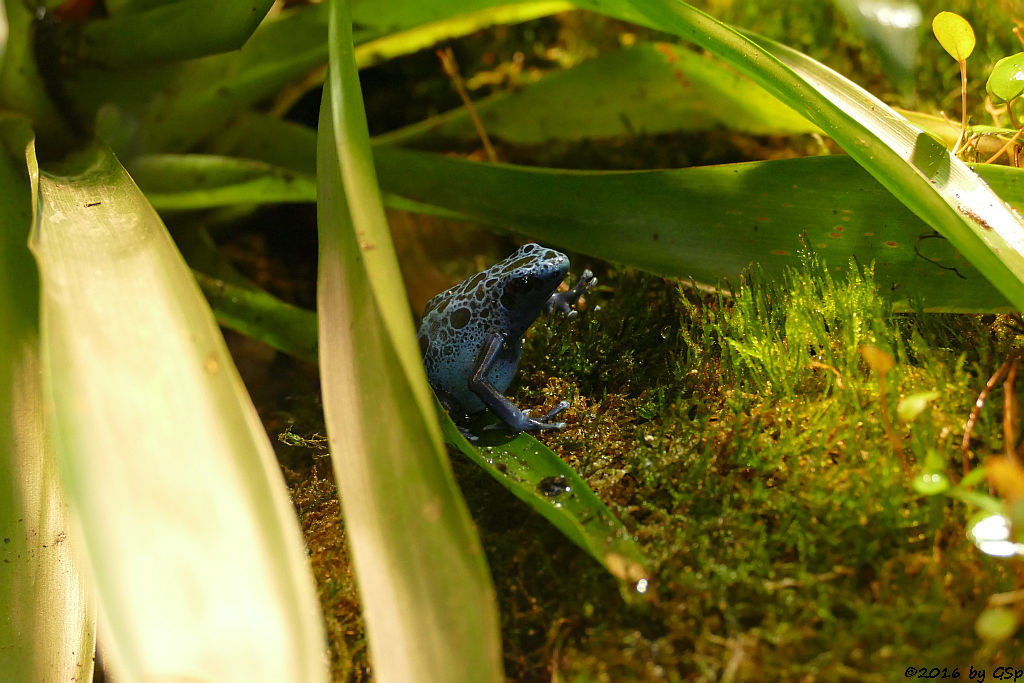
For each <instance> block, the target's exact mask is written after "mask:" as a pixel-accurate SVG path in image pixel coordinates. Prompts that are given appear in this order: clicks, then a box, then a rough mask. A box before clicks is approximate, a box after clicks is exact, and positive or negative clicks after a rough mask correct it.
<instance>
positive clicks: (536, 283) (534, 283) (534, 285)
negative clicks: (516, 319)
mask: <svg viewBox="0 0 1024 683" xmlns="http://www.w3.org/2000/svg"><path fill="white" fill-rule="evenodd" d="M543 287H544V281H543V280H542V279H541V278H539V277H537V276H536V275H523V276H521V277H517V278H516V279H514V280H512V281H511V282H509V283H508V284H506V285H505V291H503V292H502V293H501V305H502V306H504V307H505V308H507V309H510V310H512V309H515V308H517V307H518V304H519V303H520V302H523V301H529V299H530V298H531V297H530V295H531V294H534V293H536V291H538V290H540V289H542V288H543Z"/></svg>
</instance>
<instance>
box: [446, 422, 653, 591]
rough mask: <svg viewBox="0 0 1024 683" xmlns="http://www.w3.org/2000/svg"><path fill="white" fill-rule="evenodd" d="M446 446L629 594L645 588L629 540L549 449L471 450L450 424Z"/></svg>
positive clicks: (530, 442)
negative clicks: (582, 552)
mask: <svg viewBox="0 0 1024 683" xmlns="http://www.w3.org/2000/svg"><path fill="white" fill-rule="evenodd" d="M442 428H443V429H444V435H445V440H446V441H447V442H448V443H450V444H453V445H454V446H455V447H456V448H458V449H459V451H461V452H462V454H463V455H465V456H466V457H468V458H469V459H470V460H472V461H473V462H475V463H476V464H477V465H479V466H480V467H481V468H482V469H483V470H484V471H486V472H487V473H488V474H489V475H491V476H492V477H494V478H495V479H496V480H497V481H498V483H500V484H501V485H502V486H504V487H505V488H506V489H508V490H509V491H511V492H512V493H513V494H514V495H515V496H516V498H519V499H520V500H521V501H523V502H524V503H526V504H527V505H528V506H530V507H531V508H532V509H533V510H534V511H535V512H537V513H539V514H540V515H542V516H543V517H544V518H545V519H547V520H548V521H549V522H551V524H552V525H554V526H555V528H557V529H558V530H559V531H561V532H562V533H563V534H564V535H565V537H566V538H568V539H569V540H570V541H572V542H573V543H575V544H576V545H578V546H579V547H580V548H582V549H583V550H585V551H586V552H588V553H590V555H592V556H593V557H594V559H596V560H597V561H598V562H600V563H601V564H602V565H604V567H605V568H606V569H607V570H608V571H609V572H611V573H612V574H613V575H614V576H615V577H617V578H618V579H619V580H621V581H623V582H625V583H627V584H629V587H630V588H631V589H632V590H635V591H636V592H638V593H644V592H645V591H646V590H647V588H648V580H649V579H648V576H647V571H646V570H645V569H644V563H645V560H644V558H643V555H642V554H641V552H640V549H639V548H638V547H637V545H636V542H635V541H634V540H633V538H632V536H630V535H629V532H628V531H627V530H626V528H625V527H624V526H623V525H622V522H620V521H619V520H618V519H616V517H615V515H613V514H612V513H611V511H610V510H609V509H608V507H607V506H606V505H605V504H604V503H603V502H601V499H600V498H598V497H597V495H596V494H595V493H594V492H593V491H591V490H590V488H589V487H588V486H587V485H586V483H585V482H584V481H583V479H581V478H580V476H579V475H578V474H576V472H574V471H573V469H572V468H571V467H569V466H568V465H566V464H565V463H564V462H563V461H562V459H561V458H559V457H558V456H557V455H556V454H555V453H553V452H552V451H551V449H549V448H548V447H547V446H545V445H544V444H542V443H540V442H539V441H537V440H536V439H535V438H533V437H532V436H530V435H528V434H525V433H520V434H517V435H516V436H515V437H514V438H513V439H511V440H508V441H505V442H503V443H496V444H491V445H480V446H473V445H472V444H470V443H469V442H468V441H467V440H466V438H465V437H464V436H462V434H461V433H460V432H459V429H458V427H456V426H455V423H454V422H452V420H451V418H450V417H448V416H445V417H444V419H443V423H442Z"/></svg>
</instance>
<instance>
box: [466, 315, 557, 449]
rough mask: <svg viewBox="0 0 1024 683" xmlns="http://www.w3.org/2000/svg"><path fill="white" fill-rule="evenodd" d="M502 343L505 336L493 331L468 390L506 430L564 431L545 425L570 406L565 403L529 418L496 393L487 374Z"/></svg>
mask: <svg viewBox="0 0 1024 683" xmlns="http://www.w3.org/2000/svg"><path fill="white" fill-rule="evenodd" d="M504 344H505V337H503V336H502V335H501V334H499V333H497V332H492V333H491V334H490V335H489V336H488V337H487V340H486V341H485V342H484V346H483V348H482V349H481V350H480V355H479V357H478V358H477V361H476V366H475V367H474V368H473V374H472V376H471V377H470V378H469V389H470V391H472V392H473V393H474V394H476V395H477V396H479V397H480V400H481V401H483V402H484V405H486V406H487V407H488V408H490V409H491V411H492V412H493V413H494V414H495V415H497V416H498V417H499V418H501V421H502V422H504V423H505V424H507V425H508V426H509V427H511V428H512V429H514V430H516V431H520V432H536V431H540V430H542V429H565V423H564V422H548V420H550V419H551V418H552V417H554V416H555V415H557V414H558V413H560V412H562V411H563V410H565V409H566V408H567V407H569V403H568V402H567V401H562V402H560V403H559V404H558V405H557V406H556V407H555V409H554V410H552V411H550V412H549V413H547V414H545V415H543V416H541V417H540V418H539V419H538V418H533V417H530V413H529V411H524V410H520V409H519V408H517V407H516V405H515V404H514V403H512V401H510V400H508V399H507V398H506V397H505V395H504V394H502V393H501V392H500V391H498V390H497V389H496V388H495V387H494V385H493V384H491V382H490V380H488V379H487V375H488V373H489V372H490V370H491V368H492V367H494V363H495V361H496V360H497V359H498V355H499V354H500V353H501V347H502V346H503V345H504Z"/></svg>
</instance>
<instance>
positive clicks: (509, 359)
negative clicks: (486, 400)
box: [424, 340, 523, 415]
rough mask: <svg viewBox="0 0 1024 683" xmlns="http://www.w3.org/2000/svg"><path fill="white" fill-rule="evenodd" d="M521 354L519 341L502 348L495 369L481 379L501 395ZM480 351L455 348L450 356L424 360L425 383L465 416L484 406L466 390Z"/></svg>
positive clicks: (521, 346)
mask: <svg viewBox="0 0 1024 683" xmlns="http://www.w3.org/2000/svg"><path fill="white" fill-rule="evenodd" d="M522 353H523V343H522V340H515V341H514V342H511V343H509V344H506V345H505V346H504V347H502V350H501V353H500V354H499V355H498V358H497V359H496V360H495V362H494V365H493V366H492V367H491V369H490V371H489V372H488V373H487V374H486V375H484V377H485V378H486V379H487V380H488V381H489V382H490V384H491V385H492V386H493V387H494V388H495V389H497V390H498V391H499V392H501V393H504V392H505V390H506V389H508V386H509V385H510V384H512V379H513V378H514V377H515V375H516V369H517V368H518V367H519V358H520V356H522ZM479 355H480V347H479V346H475V345H463V346H456V347H455V348H454V349H453V350H452V352H451V353H449V354H444V355H434V356H433V357H431V356H426V357H424V366H425V369H426V371H427V379H428V380H429V381H430V384H431V386H433V387H434V388H435V389H437V390H439V391H440V392H441V393H443V394H446V395H447V398H449V399H450V400H452V401H454V402H455V403H456V405H457V406H458V407H460V408H461V409H462V410H464V411H465V412H466V414H468V415H473V414H475V413H479V412H481V411H483V410H485V409H486V406H485V405H484V404H483V402H482V401H481V400H480V399H479V398H478V397H477V395H476V394H474V393H473V392H472V391H471V390H470V388H469V378H470V377H471V376H472V374H473V367H474V366H475V365H476V361H477V357H478V356H479Z"/></svg>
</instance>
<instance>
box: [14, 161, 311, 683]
mask: <svg viewBox="0 0 1024 683" xmlns="http://www.w3.org/2000/svg"><path fill="white" fill-rule="evenodd" d="M31 247H32V250H33V252H34V253H35V256H36V259H37V261H38V264H39V271H40V274H41V282H42V297H41V301H42V304H41V328H42V366H43V377H44V382H45V387H46V390H47V392H48V395H49V400H50V401H51V402H52V408H51V409H50V411H49V414H50V415H51V417H52V425H51V427H52V432H53V436H54V443H55V448H56V453H57V458H58V462H59V464H60V471H61V475H62V476H61V479H62V482H63V485H64V489H65V491H66V495H67V496H68V500H69V502H70V503H71V505H72V509H73V511H74V514H75V517H76V520H77V523H76V528H78V529H81V533H82V538H81V548H82V550H83V551H84V555H83V556H84V557H85V558H86V559H87V567H88V575H89V577H90V579H91V585H92V586H94V588H95V594H96V597H97V599H98V601H99V605H100V614H101V622H102V626H101V628H102V630H103V632H104V640H103V642H104V655H105V660H104V664H105V665H106V666H107V667H108V669H109V670H110V671H111V672H112V673H113V675H115V676H116V677H118V678H119V679H125V680H142V679H156V678H160V679H170V678H182V677H191V678H204V679H210V680H253V681H259V680H267V681H270V680H273V681H323V680H326V676H327V672H326V667H327V662H326V655H325V652H324V642H323V641H324V633H323V627H322V623H321V616H320V613H319V609H318V604H317V601H316V595H315V592H314V588H313V580H312V575H311V572H310V568H309V564H308V561H307V559H306V554H305V551H304V548H303V544H302V538H301V535H300V533H299V529H298V525H297V523H296V520H295V513H294V510H293V509H292V507H291V504H290V502H289V499H288V495H287V492H286V490H285V487H284V482H283V481H282V478H281V473H280V470H279V468H278V464H277V461H276V459H275V457H274V453H273V451H272V449H271V447H270V443H269V442H268V440H267V436H266V434H265V432H264V431H263V427H262V425H261V424H260V421H259V418H258V416H257V415H256V411H255V410H254V409H253V406H252V404H251V402H250V401H249V398H248V396H247V394H246V393H245V389H244V387H243V386H242V383H241V379H240V378H239V377H238V373H237V371H236V370H235V367H234V365H233V364H232V362H231V358H230V356H229V355H228V352H227V349H226V348H225V346H224V341H223V339H222V338H221V336H220V332H219V330H218V329H217V326H216V323H215V322H214V320H213V316H212V315H211V314H210V311H209V308H208V307H207V305H206V303H205V302H204V301H203V299H202V296H201V294H200V293H199V290H198V288H197V287H196V285H195V281H194V280H193V278H192V275H191V273H190V271H189V270H188V268H187V266H185V264H184V263H183V262H182V260H181V257H180V255H179V254H178V252H177V250H176V249H175V248H174V245H173V243H172V242H171V240H170V238H169V236H168V235H167V233H166V232H165V230H164V227H163V225H162V224H161V222H160V219H159V218H158V217H157V215H156V213H155V212H154V211H153V209H152V208H151V207H150V206H149V204H147V203H146V201H145V198H144V197H143V195H142V194H141V192H139V191H138V189H137V188H136V187H135V186H134V184H133V183H132V182H131V179H130V178H129V177H128V175H127V174H126V173H125V172H124V170H123V169H122V168H121V166H120V165H119V164H118V162H117V160H116V159H115V158H114V157H113V155H112V154H111V153H110V152H109V151H108V150H107V149H106V148H105V147H101V146H97V145H93V146H90V147H88V148H86V149H85V150H84V151H82V152H80V153H78V154H77V155H75V156H74V157H73V158H71V159H69V160H68V161H67V162H65V163H64V164H62V165H60V166H59V167H56V168H53V169H51V170H50V172H49V173H42V174H41V175H40V178H39V215H38V219H37V222H36V225H35V228H34V232H33V235H32V240H31Z"/></svg>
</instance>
